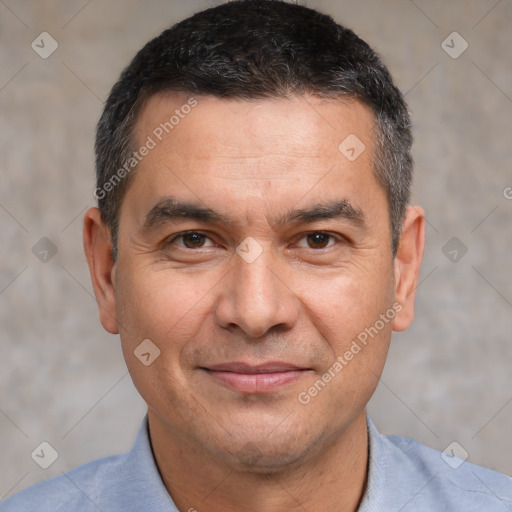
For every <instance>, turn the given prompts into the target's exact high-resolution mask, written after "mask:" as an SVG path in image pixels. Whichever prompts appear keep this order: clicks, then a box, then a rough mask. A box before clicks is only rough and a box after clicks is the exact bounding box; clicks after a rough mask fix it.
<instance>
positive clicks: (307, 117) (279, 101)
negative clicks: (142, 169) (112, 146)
mask: <svg viewBox="0 0 512 512" xmlns="http://www.w3.org/2000/svg"><path fill="white" fill-rule="evenodd" d="M191 105H193V106H191ZM373 125H374V116H373V113H372V112H371V109H370V108H368V107H366V106H365V105H363V104H362V103H361V102H359V101H357V100H354V99H351V98H343V97H340V98H337V99H322V98H319V97H316V96H311V95H308V96H292V97H289V98H265V99H257V100H241V99H231V98H229V99H223V98H218V97H214V96H197V97H192V96H187V95H184V94H180V93H172V92H168V93H159V94H155V95H153V96H151V97H150V98H148V99H147V101H146V102H145V103H144V106H143V108H142V111H141V113H140V115H139V119H138V122H137V123H136V127H135V135H136V139H137V142H138V143H140V144H142V143H143V142H144V140H146V137H147V136H151V137H152V138H153V139H155V141H156V142H157V144H159V143H161V142H162V141H163V140H164V139H165V142H166V143H168V144H171V145H173V144H172V142H173V140H174V141H175V142H176V143H175V144H174V145H173V146H174V148H173V149H174V151H176V150H178V151H179V149H180V146H182V145H183V144H190V145H193V146H194V153H193V156H194V157H198V158H200V157H202V156H205V155H207V154H208V153H209V150H210V149H211V148H208V147H207V145H208V144H215V145H216V147H217V148H218V149H220V148H221V147H222V152H223V154H224V155H236V156H239V157H243V156H245V157H263V156H265V154H269V153H272V152H271V151H269V149H270V148H274V153H277V152H278V151H279V152H281V153H282V154H283V155H286V154H289V155H293V157H294V158H315V157H316V158H319V157H323V156H329V155H332V154H333V151H334V155H336V156H338V154H339V144H340V143H341V142H342V141H343V140H344V139H345V138H346V137H347V136H348V135H350V134H353V135H357V136H358V138H359V139H361V140H362V141H363V142H364V144H365V145H366V147H367V148H371V146H372V144H373V140H372V131H373ZM188 149H189V148H187V150H186V151H180V153H186V154H189V152H188ZM326 152H327V153H326Z"/></svg>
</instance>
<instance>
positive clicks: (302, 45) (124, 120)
mask: <svg viewBox="0 0 512 512" xmlns="http://www.w3.org/2000/svg"><path fill="white" fill-rule="evenodd" d="M163 91H173V92H180V93H186V94H189V95H194V96H196V95H198V96H200V95H211V96H216V97H220V98H239V99H244V100H254V99H264V98H286V97H290V96H292V95H304V94H313V95H316V96H319V97H323V98H336V97H346V98H350V99H356V100H358V101H360V102H361V103H363V104H365V105H367V106H369V107H370V108H371V110H372V111H373V114H374V116H375V121H376V123H375V127H374V139H375V143H376V150H375V153H374V155H373V172H374V174H375V176H376V177H377V178H378V180H379V182H380V183H381V184H382V185H383V186H384V188H385V190H386V193H387V198H388V205H389V216H390V229H391V234H392V236H391V248H392V251H393V256H394V255H396V251H397V248H398V243H399V239H400V233H401V227H402V223H403V219H404V216H405V211H406V207H407V204H408V202H409V196H410V188H411V181H412V167H413V162H412V156H411V145H412V134H411V126H410V118H409V113H408V110H407V106H406V104H405V101H404V98H403V96H402V94H401V93H400V91H399V90H398V88H397V87H396V86H395V85H394V83H393V79H392V78H391V75H390V73H389V71H388V70H387V68H386V66H385V65H384V64H383V63H382V61H381V60H380V58H379V56H378V55H377V54H376V53H375V52H374V51H373V50H372V49H371V48H370V46H369V45H368V44H367V43H366V42H364V41H363V40H362V39H360V38H359V37H358V36H357V35H356V34H355V33H354V32H353V31H352V30H350V29H347V28H345V27H343V26H341V25H339V24H337V23H336V22H335V21H334V20H333V19H332V18H331V17H330V16H328V15H325V14H322V13H319V12H318V11H316V10H313V9H310V8H307V7H304V6H301V5H296V4H291V3H286V2H284V1H281V0H238V1H233V2H229V3H226V4H223V5H220V6H218V7H214V8H211V9H207V10H204V11H202V12H199V13H197V14H195V15H194V16H191V17H190V18H187V19H185V20H183V21H181V22H179V23H177V24H176V25H174V26H173V27H171V28H169V29H167V30H165V31H164V32H162V33H161V34H160V35H159V36H158V37H156V38H155V39H153V40H151V41H150V42H148V43H147V44H146V45H145V46H144V47H143V48H142V49H141V50H140V51H139V52H138V53H137V55H136V56H135V57H134V58H133V60H132V61H131V63H130V64H129V65H128V67H127V68H125V70H124V71H123V72H122V74H121V76H120V78H119V80H118V81H117V83H116V84H115V85H114V87H113V88H112V91H111V92H110V95H109V97H108V99H107V101H106V104H105V108H104V110H103V114H102V116H101V119H100V121H99V123H98V129H97V135H96V146H95V150H96V179H97V182H96V187H97V188H96V190H95V197H96V198H97V199H98V207H99V209H100V211H101V216H102V219H103V221H104V222H105V223H106V225H107V226H108V228H109V229H110V232H111V237H112V244H113V257H114V260H115V259H116V255H117V235H118V227H119V212H120V208H121V203H122V200H123V197H124V195H125V193H126V190H127V187H128V185H129V183H130V182H131V179H132V178H133V172H127V167H126V162H127V161H129V160H130V158H131V157H132V156H133V153H134V151H135V140H134V134H133V128H134V125H135V123H136V121H137V119H138V116H139V115H140V112H141V111H142V109H143V105H144V101H145V100H146V99H147V98H148V97H149V96H151V95H153V94H156V93H159V92H163ZM340 142H341V141H340ZM123 166H124V171H125V172H119V171H122V169H123ZM128 170H130V169H128ZM121 178H122V179H121Z"/></svg>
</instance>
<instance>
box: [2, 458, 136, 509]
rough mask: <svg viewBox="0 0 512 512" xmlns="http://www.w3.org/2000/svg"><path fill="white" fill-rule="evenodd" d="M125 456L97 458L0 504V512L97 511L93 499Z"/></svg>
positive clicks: (107, 483)
mask: <svg viewBox="0 0 512 512" xmlns="http://www.w3.org/2000/svg"><path fill="white" fill-rule="evenodd" d="M125 459H126V454H123V455H114V456H111V457H106V458H104V459H98V460H95V461H92V462H89V463H87V464H85V465H83V466H80V467H78V468H76V469H73V470H72V471H69V472H66V473H63V474H62V475H59V476H57V477H54V478H51V479H50V480H47V481H45V482H41V483H40V484H37V485H34V486H32V487H29V488H28V489H25V490H23V491H21V492H19V493H17V494H15V495H14V496H12V497H10V498H8V499H7V500H5V501H2V502H0V512H27V511H37V512H60V511H68V512H69V511H70V510H73V512H89V511H91V512H93V511H94V512H97V511H98V508H97V506H96V503H95V502H96V500H97V499H100V497H101V494H102V493H104V490H105V489H106V488H109V487H110V486H111V484H112V483H113V482H114V480H115V479H116V476H117V475H118V474H119V471H120V469H122V467H123V466H124V464H125V463H126V460H125Z"/></svg>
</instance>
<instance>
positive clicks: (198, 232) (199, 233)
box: [164, 231, 342, 251]
mask: <svg viewBox="0 0 512 512" xmlns="http://www.w3.org/2000/svg"><path fill="white" fill-rule="evenodd" d="M191 234H197V235H201V236H202V237H204V238H208V239H210V241H212V240H211V238H210V237H209V236H208V235H206V234H205V233H202V232H201V231H183V232H181V233H177V234H176V235H174V236H172V238H171V239H168V240H167V241H166V242H165V243H164V246H165V247H167V246H169V245H173V244H174V243H175V242H176V240H179V239H181V240H183V238H184V237H185V236H186V235H191ZM317 234H319V235H326V236H328V237H329V238H331V239H333V240H335V241H337V242H340V241H342V237H340V236H339V235H338V236H335V235H333V234H332V233H329V232H327V231H309V232H307V233H304V234H303V235H302V236H301V238H299V239H298V241H300V240H303V239H304V238H307V237H308V236H310V235H317ZM212 242H213V241H212ZM333 245H335V244H331V245H327V247H321V248H320V249H315V248H312V247H302V248H303V249H311V250H313V251H321V250H325V249H329V248H330V247H333ZM208 247H211V246H208ZM208 247H206V249H207V248H208ZM180 248H181V249H185V250H190V251H196V250H201V249H205V247H202V246H201V247H197V248H195V249H194V248H190V247H185V246H180Z"/></svg>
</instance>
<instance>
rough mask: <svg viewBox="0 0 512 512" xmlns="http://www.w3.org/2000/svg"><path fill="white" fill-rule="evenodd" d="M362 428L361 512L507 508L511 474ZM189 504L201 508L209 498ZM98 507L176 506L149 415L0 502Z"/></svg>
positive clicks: (82, 509)
mask: <svg viewBox="0 0 512 512" xmlns="http://www.w3.org/2000/svg"><path fill="white" fill-rule="evenodd" d="M368 433H369V443H370V444H369V448H370V463H369V474H368V485H367V489H366V492H365V495H364V497H363V501H362V503H361V505H360V507H359V509H358V510H359V512H413V511H414V512H439V511H442V512H444V511H449V512H452V511H453V512H458V511H460V512H507V511H509V512H511V511H512V478H510V477H508V476H506V475H503V474H501V473H497V472H496V471H491V470H490V469H486V468H482V467H480V466H475V465H474V464H470V463H469V462H464V463H462V464H460V465H458V463H460V460H456V459H453V461H452V460H449V459H448V462H450V464H449V463H448V462H447V461H445V460H444V459H443V458H442V456H441V453H440V452H438V451H436V450H433V449H431V448H428V447H426V446H424V445H422V444H420V443H417V442H416V441H413V440H411V439H407V438H404V437H396V436H383V435H381V434H380V433H379V432H378V431H377V429H376V428H375V426H374V424H373V423H372V421H371V420H370V419H369V418H368ZM445 458H446V457H445ZM457 466H458V467H457ZM454 468H456V469H454ZM189 508H190V509H194V508H195V509H197V510H198V511H199V512H203V511H204V512H207V511H208V503H191V504H190V507H189ZM189 508H187V510H189ZM98 511H100V512H178V509H177V508H176V506H175V505H174V503H173V501H172V499H171V497H170V495H169V493H168V492H167V490H166V488H165V486H164V484H163V482H162V479H161V477H160V474H159V471H158V468H157V466H156V463H155V459H154V457H153V452H152V449H151V444H150V440H149V434H148V423H147V417H146V418H145V419H144V421H143V423H142V425H141V427H140V430H139V433H138V435H137V439H136V441H135V444H134V445H133V447H132V449H131V450H130V451H129V452H127V453H125V454H122V455H115V456H112V457H107V458H104V459H100V460H97V461H93V462H89V463H88V464H85V465H84V466H80V467H79V468H76V469H74V470H72V471H69V472H67V473H63V474H62V475H60V476H58V477H55V478H52V479H51V480H48V481H46V482H42V483H40V484H38V485H34V486H33V487H29V488H28V489H25V490H24V491H21V492H20V493H18V494H16V495H14V496H12V497H11V498H9V499H7V500H5V501H3V502H0V512H98ZM182 512H187V511H182ZM312 512H313V511H312Z"/></svg>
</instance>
